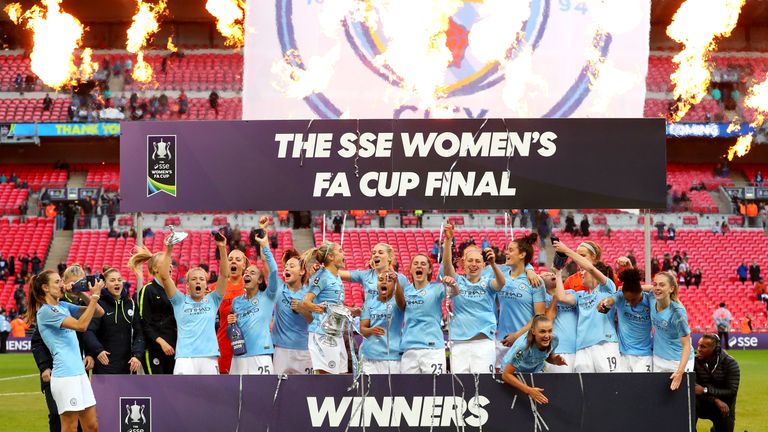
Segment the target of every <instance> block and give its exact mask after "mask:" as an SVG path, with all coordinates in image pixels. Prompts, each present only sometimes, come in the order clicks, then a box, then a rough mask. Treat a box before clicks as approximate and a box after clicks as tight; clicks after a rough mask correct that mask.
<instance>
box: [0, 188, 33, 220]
mask: <svg viewBox="0 0 768 432" xmlns="http://www.w3.org/2000/svg"><path fill="white" fill-rule="evenodd" d="M27 196H29V189H22V188H17V187H16V185H14V184H12V183H2V184H0V215H4V214H11V215H17V214H19V207H20V206H21V205H22V204H23V203H24V201H26V200H27Z"/></svg>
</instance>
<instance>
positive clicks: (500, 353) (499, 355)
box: [495, 339, 512, 370]
mask: <svg viewBox="0 0 768 432" xmlns="http://www.w3.org/2000/svg"><path fill="white" fill-rule="evenodd" d="M495 344H496V369H497V370H499V369H501V361H502V360H504V356H505V355H507V351H509V349H510V348H512V347H508V346H504V344H503V343H501V341H500V340H498V339H497V340H496V341H495Z"/></svg>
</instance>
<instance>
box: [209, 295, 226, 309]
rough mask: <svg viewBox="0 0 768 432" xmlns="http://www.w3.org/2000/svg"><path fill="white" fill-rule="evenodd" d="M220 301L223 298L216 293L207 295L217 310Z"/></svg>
mask: <svg viewBox="0 0 768 432" xmlns="http://www.w3.org/2000/svg"><path fill="white" fill-rule="evenodd" d="M222 299H223V297H222V296H221V294H219V293H218V292H216V291H213V292H211V293H209V294H208V300H210V301H212V302H213V304H214V305H216V309H218V308H219V306H220V305H221V300H222Z"/></svg>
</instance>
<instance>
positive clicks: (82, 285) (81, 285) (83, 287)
mask: <svg viewBox="0 0 768 432" xmlns="http://www.w3.org/2000/svg"><path fill="white" fill-rule="evenodd" d="M100 279H101V275H100V274H98V273H95V274H92V275H88V276H86V277H84V278H82V279H80V280H79V281H77V282H75V283H73V284H72V291H73V292H88V291H90V290H91V288H90V285H96V282H97V281H99V280H100Z"/></svg>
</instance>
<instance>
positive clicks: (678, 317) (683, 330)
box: [672, 307, 691, 337]
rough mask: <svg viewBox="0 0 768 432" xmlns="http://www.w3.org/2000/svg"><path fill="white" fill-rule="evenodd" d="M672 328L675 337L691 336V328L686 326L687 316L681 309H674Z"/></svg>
mask: <svg viewBox="0 0 768 432" xmlns="http://www.w3.org/2000/svg"><path fill="white" fill-rule="evenodd" d="M672 327H673V328H674V329H675V332H676V333H677V337H683V336H688V335H690V334H691V328H690V327H689V326H688V314H687V313H686V312H685V309H683V308H682V307H681V308H677V309H675V311H674V316H673V317H672Z"/></svg>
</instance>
